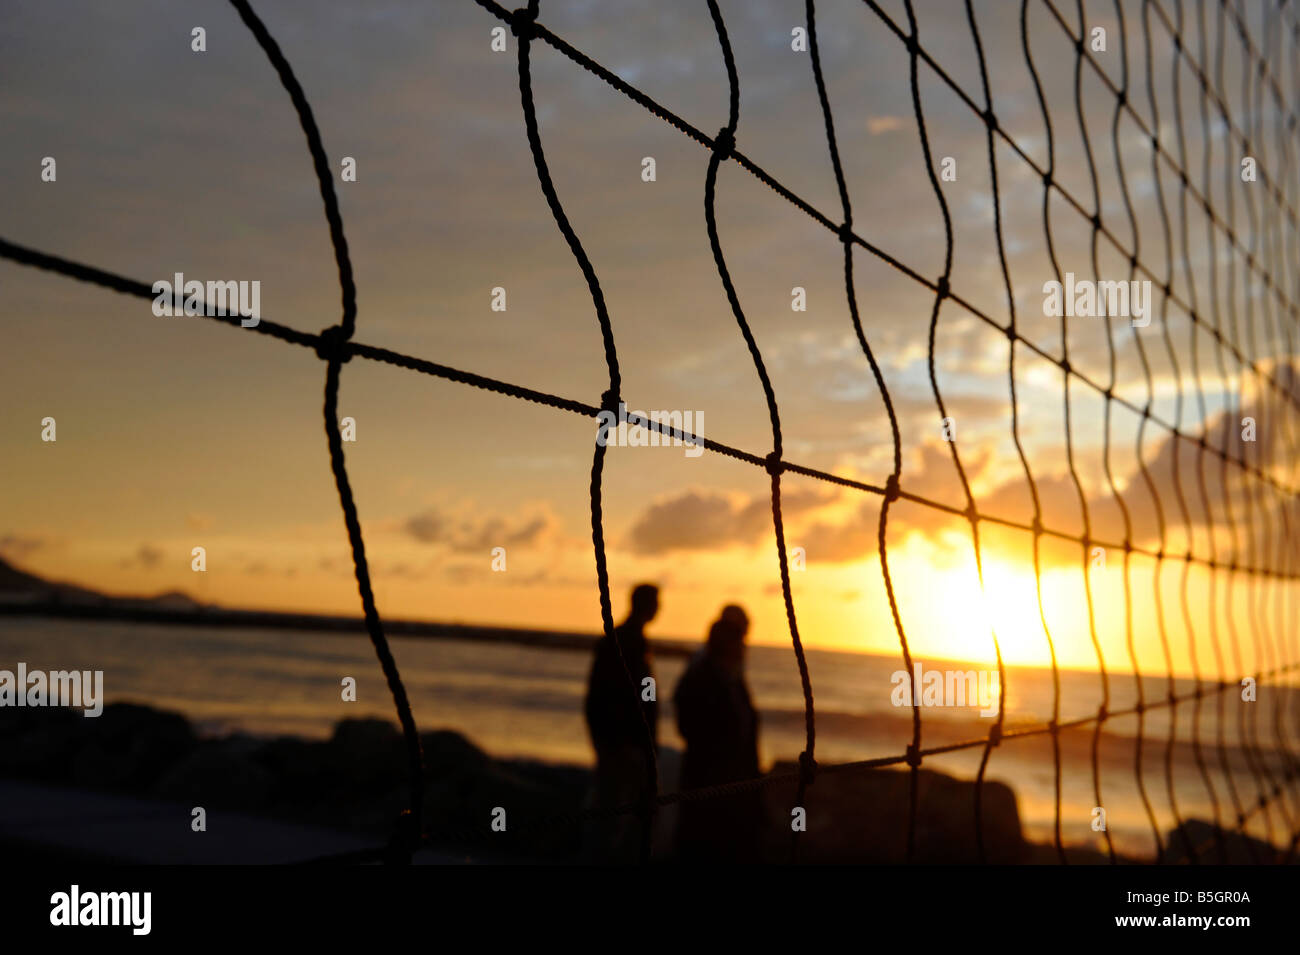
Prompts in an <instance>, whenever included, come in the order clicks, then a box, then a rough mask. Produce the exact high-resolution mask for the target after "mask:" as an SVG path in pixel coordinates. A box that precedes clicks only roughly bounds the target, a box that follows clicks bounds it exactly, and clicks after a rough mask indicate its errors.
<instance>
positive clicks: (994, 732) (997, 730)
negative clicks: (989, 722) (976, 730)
mask: <svg viewBox="0 0 1300 955" xmlns="http://www.w3.org/2000/svg"><path fill="white" fill-rule="evenodd" d="M1001 742H1002V727H1001V726H1000V725H999V724H997V723H994V724H993V728H992V729H991V730H989V745H990V746H997V745H999V744H1000V743H1001Z"/></svg>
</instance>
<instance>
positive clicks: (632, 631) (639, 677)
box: [585, 584, 659, 862]
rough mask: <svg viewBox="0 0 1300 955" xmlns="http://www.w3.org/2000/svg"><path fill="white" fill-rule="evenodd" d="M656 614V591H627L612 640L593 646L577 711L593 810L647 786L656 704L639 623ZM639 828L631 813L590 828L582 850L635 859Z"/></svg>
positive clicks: (626, 799)
mask: <svg viewBox="0 0 1300 955" xmlns="http://www.w3.org/2000/svg"><path fill="white" fill-rule="evenodd" d="M658 612H659V588H658V587H655V586H654V585H653V584H640V585H638V586H637V587H636V588H635V589H634V590H633V591H632V607H631V610H630V611H629V613H628V616H627V619H626V620H625V621H623V623H621V624H620V625H619V626H617V627H615V628H614V633H613V639H611V638H610V637H609V636H604V637H601V638H600V640H599V641H598V642H597V643H596V653H595V657H594V659H593V660H592V663H591V676H590V677H589V678H588V680H587V698H586V702H585V710H586V716H587V730H588V732H589V733H590V734H591V745H592V747H593V748H594V749H595V750H596V777H595V787H594V793H593V802H594V804H595V805H596V806H597V807H598V808H609V807H613V806H626V805H631V804H635V803H638V802H640V801H641V800H642V798H644V797H645V795H646V794H647V791H648V789H649V787H650V786H651V782H652V779H653V768H652V767H653V758H654V757H653V755H652V754H653V753H654V749H655V747H656V746H657V745H658V740H659V731H658V721H659V704H658V703H657V702H656V699H655V697H656V696H657V694H652V693H650V691H649V690H648V689H647V687H646V685H645V683H644V681H645V680H646V678H648V677H653V675H654V674H653V673H652V671H651V655H650V646H649V644H648V643H647V642H646V638H645V627H646V624H648V623H649V622H650V621H651V620H653V619H654V618H655V615H656V614H657V613H658ZM646 697H650V699H646ZM642 826H643V823H642V820H641V818H640V817H638V816H635V815H621V816H617V817H614V818H613V819H610V820H604V821H602V822H599V823H597V824H595V825H593V826H592V829H591V832H590V834H589V839H591V841H592V843H593V844H591V845H589V846H588V847H587V851H588V855H589V856H591V857H592V858H594V859H597V860H599V861H605V862H635V861H637V859H638V856H639V852H640V847H641V839H642V836H643V835H644V832H643V829H642Z"/></svg>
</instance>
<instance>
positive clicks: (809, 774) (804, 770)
mask: <svg viewBox="0 0 1300 955" xmlns="http://www.w3.org/2000/svg"><path fill="white" fill-rule="evenodd" d="M816 775H817V760H815V759H813V757H812V753H810V752H808V751H807V750H804V751H803V752H802V753H800V754H799V782H800V784H802V785H804V786H810V785H812V781H813V778H814V777H816Z"/></svg>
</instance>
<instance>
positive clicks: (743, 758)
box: [673, 605, 763, 862]
mask: <svg viewBox="0 0 1300 955" xmlns="http://www.w3.org/2000/svg"><path fill="white" fill-rule="evenodd" d="M748 632H749V618H748V617H746V616H745V612H744V611H743V610H741V609H740V608H739V607H736V606H734V605H733V606H728V607H726V608H724V609H723V611H722V616H721V617H720V618H719V619H718V620H717V622H716V623H714V624H713V626H712V627H711V628H710V629H709V639H708V642H707V643H706V644H705V645H704V647H703V648H702V649H701V650H700V651H699V652H698V653H696V654H695V656H694V657H693V658H692V659H691V662H690V664H689V665H688V666H687V667H686V672H685V673H683V674H682V678H681V681H680V682H679V683H678V684H677V689H676V691H675V692H674V693H673V708H674V709H675V710H676V712H677V729H678V731H679V732H680V733H681V735H682V739H684V740H685V741H686V755H685V756H684V757H683V758H682V779H681V787H682V789H698V788H700V787H701V786H714V785H718V784H721V783H731V782H737V781H739V780H742V779H754V778H755V777H757V776H758V775H759V768H758V712H757V711H756V710H755V709H754V704H753V702H752V701H751V700H750V696H749V688H748V687H747V686H746V685H745V635H746V634H747V633H748ZM762 824H763V804H762V797H761V794H760V792H759V791H758V790H753V791H751V792H743V793H736V794H733V795H728V796H722V797H711V798H707V799H700V800H690V801H686V802H683V803H682V804H681V807H680V814H679V816H678V818H677V851H678V854H679V855H680V856H681V857H683V858H688V859H693V860H711V861H718V862H747V861H756V860H757V858H758V851H759V840H760V838H761V834H762V833H761V829H762Z"/></svg>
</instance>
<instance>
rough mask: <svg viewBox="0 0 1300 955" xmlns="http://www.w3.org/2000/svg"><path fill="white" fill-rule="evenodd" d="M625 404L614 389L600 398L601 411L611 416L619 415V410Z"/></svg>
mask: <svg viewBox="0 0 1300 955" xmlns="http://www.w3.org/2000/svg"><path fill="white" fill-rule="evenodd" d="M622 404H623V399H622V398H620V397H619V395H618V392H617V391H615V390H614V389H613V388H611V389H609V390H608V391H606V392H605V393H604V394H602V395H601V396H600V410H601V411H608V412H609V413H610V414H613V415H617V414H618V410H619V408H620V407H621V406H622Z"/></svg>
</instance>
